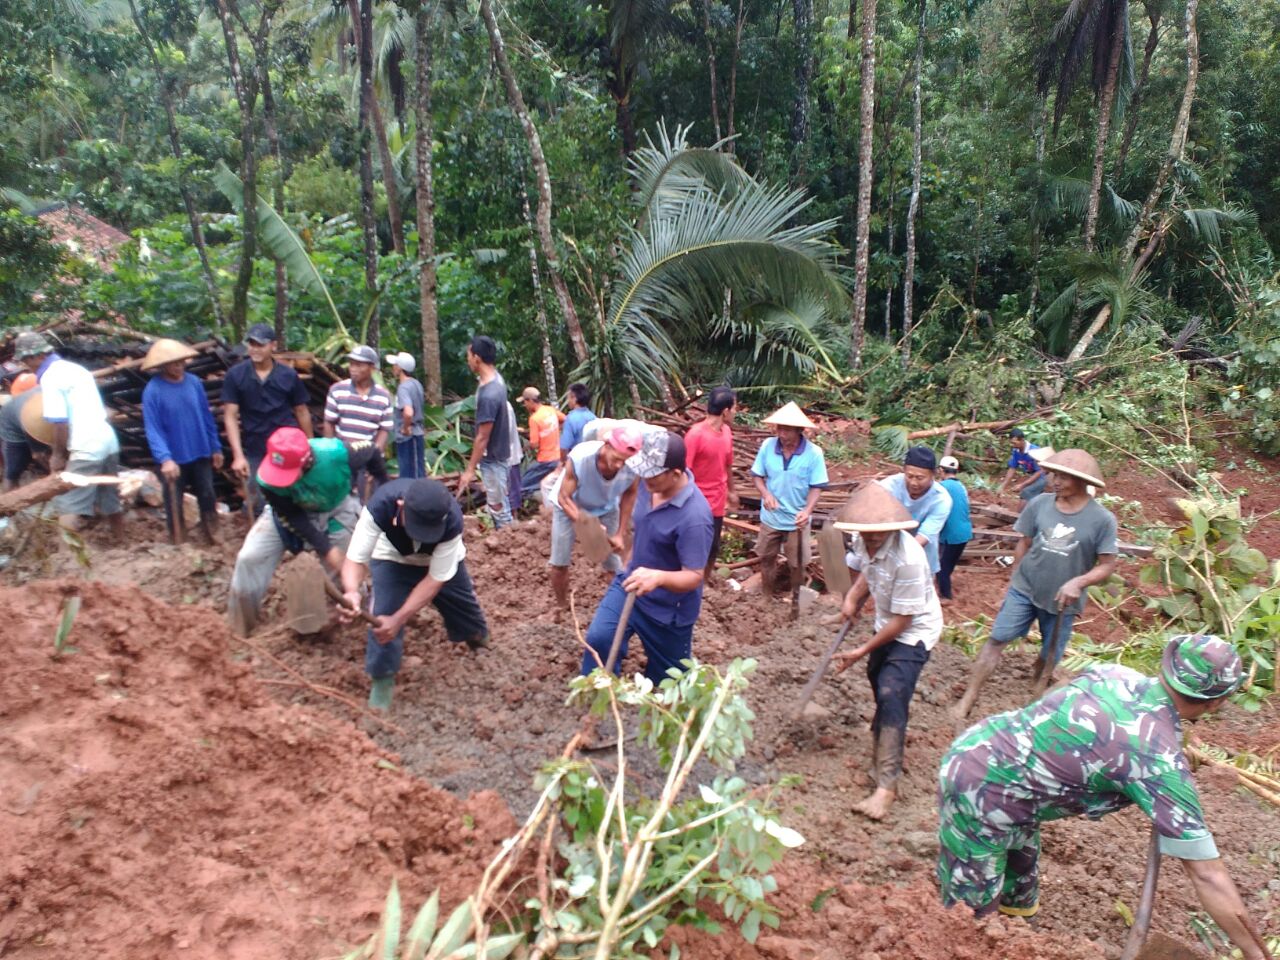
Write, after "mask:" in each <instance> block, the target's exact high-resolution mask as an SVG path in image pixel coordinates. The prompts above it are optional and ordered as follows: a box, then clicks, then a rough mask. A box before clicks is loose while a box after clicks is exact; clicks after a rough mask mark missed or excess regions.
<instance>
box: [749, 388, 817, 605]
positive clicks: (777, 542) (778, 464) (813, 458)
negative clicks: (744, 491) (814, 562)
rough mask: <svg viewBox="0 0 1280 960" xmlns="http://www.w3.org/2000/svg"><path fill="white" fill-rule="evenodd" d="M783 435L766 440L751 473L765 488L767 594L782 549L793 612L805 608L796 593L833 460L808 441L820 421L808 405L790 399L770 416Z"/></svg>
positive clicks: (761, 547)
mask: <svg viewBox="0 0 1280 960" xmlns="http://www.w3.org/2000/svg"><path fill="white" fill-rule="evenodd" d="M764 422H765V423H768V424H771V425H773V427H774V428H775V429H776V430H777V436H776V437H771V438H770V439H768V440H766V441H765V442H764V443H762V444H761V445H760V450H759V452H758V453H757V454H756V459H755V463H753V464H752V465H751V476H752V479H753V480H754V481H755V485H756V489H757V490H758V491H760V538H759V540H758V541H757V542H756V554H757V555H758V556H759V557H760V579H761V586H762V587H763V588H764V591H765V593H766V595H768V594H771V593H773V592H774V591H775V590H776V589H777V587H778V583H777V579H778V578H777V566H778V551H779V550H781V551H783V554H784V556H785V558H786V561H787V579H786V581H785V582H784V583H785V586H786V587H787V589H788V590H789V592H790V593H791V597H792V608H791V615H792V616H793V617H794V616H796V615H797V614H798V612H799V606H798V604H796V603H795V600H796V594H797V593H798V592H799V590H800V584H801V582H802V581H803V579H804V569H805V567H806V566H807V565H808V563H809V517H810V515H811V514H812V513H813V507H814V504H816V503H817V502H818V497H819V495H821V493H822V488H823V487H825V486H826V485H827V463H826V459H825V458H824V457H823V454H822V448H821V447H819V446H818V445H817V444H815V443H813V442H811V441H809V440H806V439H805V436H804V432H805V430H811V429H813V427H814V426H815V424H814V422H813V421H812V420H810V419H809V418H808V417H807V416H805V413H804V411H803V410H801V409H800V407H799V406H797V405H796V404H795V402H794V401H793V402H789V403H787V404H786V405H785V406H783V407H782V408H781V409H779V410H777V411H775V412H774V413H772V414H770V415H769V416H768V417H766V418H765V421H764Z"/></svg>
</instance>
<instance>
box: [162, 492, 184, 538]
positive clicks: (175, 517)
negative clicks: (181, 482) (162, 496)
mask: <svg viewBox="0 0 1280 960" xmlns="http://www.w3.org/2000/svg"><path fill="white" fill-rule="evenodd" d="M164 485H165V487H166V488H168V491H169V537H170V538H171V539H172V541H173V544H174V546H177V545H179V544H181V543H182V542H183V540H185V539H186V537H185V536H184V533H185V526H186V525H185V524H184V523H183V522H182V521H183V519H184V517H183V514H182V511H183V507H184V504H183V502H182V497H181V496H180V495H179V493H178V481H177V480H174V479H173V478H171V477H165V478H164Z"/></svg>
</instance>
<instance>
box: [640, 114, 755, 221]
mask: <svg viewBox="0 0 1280 960" xmlns="http://www.w3.org/2000/svg"><path fill="white" fill-rule="evenodd" d="M689 130H690V128H689V127H680V126H677V127H676V129H675V133H674V134H671V135H668V133H667V125H666V122H665V121H661V120H660V121H659V122H658V130H657V135H658V142H657V143H656V144H655V143H654V142H653V138H651V137H650V136H649V134H648V133H646V134H645V135H644V143H643V144H642V145H641V146H639V147H637V148H636V151H635V153H633V154H632V155H631V159H630V162H629V167H630V171H629V172H630V174H631V177H632V180H633V181H634V182H635V187H636V189H635V201H636V204H637V205H638V206H639V207H640V208H641V209H642V210H649V208H650V207H651V205H652V204H653V203H654V202H655V200H658V201H659V202H661V201H662V200H664V199H667V198H669V197H671V196H679V195H680V194H683V193H685V192H687V191H689V190H694V189H697V188H698V187H699V186H705V187H707V188H708V189H709V190H711V191H712V192H713V193H720V194H724V195H725V196H726V197H730V196H733V195H734V194H736V193H737V192H738V190H740V189H741V188H742V187H744V186H746V185H748V184H751V183H754V182H755V181H754V180H753V179H752V177H751V175H750V174H749V173H747V172H746V171H745V170H743V169H742V167H740V166H738V164H737V162H736V161H735V160H734V159H733V157H732V156H730V155H729V154H726V153H722V152H720V150H719V149H718V147H719V146H720V144H719V143H717V144H713V145H712V146H710V147H690V146H689V141H688V134H689ZM721 143H723V141H721Z"/></svg>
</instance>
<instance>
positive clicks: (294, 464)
mask: <svg viewBox="0 0 1280 960" xmlns="http://www.w3.org/2000/svg"><path fill="white" fill-rule="evenodd" d="M360 470H365V471H367V472H368V473H369V475H370V476H372V477H373V478H374V482H375V484H376V485H378V486H381V485H382V484H383V483H385V482H386V481H387V479H388V477H387V467H386V464H385V462H384V461H383V459H382V453H381V451H380V450H378V449H377V447H375V446H374V445H373V444H372V443H368V442H364V443H356V444H347V443H345V442H344V441H342V440H339V439H337V438H336V437H335V438H325V439H319V440H308V439H307V435H306V434H305V433H303V432H302V431H301V430H299V429H298V428H297V427H281V428H279V429H278V430H276V431H275V432H274V433H273V434H271V436H270V437H268V438H267V452H266V456H265V457H264V458H263V460H262V463H261V464H260V465H259V467H258V475H257V480H258V485H259V486H260V487H261V489H262V492H263V495H264V497H265V498H266V501H267V505H266V508H265V509H264V510H263V511H262V514H261V515H260V516H259V517H258V519H257V520H256V521H255V522H254V524H253V526H252V527H251V528H250V529H249V533H248V535H247V536H246V537H245V538H244V544H243V545H242V546H241V547H240V552H239V554H237V556H236V565H235V569H234V570H233V571H232V574H231V590H230V592H229V594H228V596H227V620H228V622H229V623H230V624H231V629H232V630H234V631H235V633H236V635H237V636H241V637H246V636H248V635H249V634H250V633H251V632H252V631H253V628H254V626H255V625H256V624H257V622H258V612H259V608H260V607H261V605H262V598H263V597H264V596H266V593H267V588H268V587H270V586H271V578H272V576H273V575H274V574H275V571H276V567H277V566H279V565H280V560H281V559H282V558H283V557H284V553H285V551H286V550H288V551H289V552H290V553H301V552H302V551H303V550H304V549H306V548H307V547H308V546H309V547H311V548H312V549H313V550H315V552H316V553H317V554H318V555H319V556H320V557H321V559H322V560H323V561H324V564H325V566H327V567H328V568H329V569H330V570H331V571H332V572H334V573H337V572H339V571H340V570H341V569H342V559H343V553H344V548H345V545H346V543H347V541H349V540H350V538H351V531H352V530H353V529H354V528H355V525H356V520H357V519H358V518H359V516H360V501H359V500H357V499H356V497H355V496H354V495H353V494H352V493H351V482H352V478H353V477H354V476H355V475H356V473H357V472H359V471H360Z"/></svg>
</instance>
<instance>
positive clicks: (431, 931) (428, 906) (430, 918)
mask: <svg viewBox="0 0 1280 960" xmlns="http://www.w3.org/2000/svg"><path fill="white" fill-rule="evenodd" d="M439 913H440V891H439V890H436V891H433V892H432V894H431V896H430V898H429V899H428V900H427V902H426V903H424V904H423V905H422V909H420V910H419V911H418V915H417V916H416V917H414V919H413V926H411V927H410V928H409V936H408V938H407V939H406V940H405V942H404V960H422V958H423V957H425V956H426V955H427V948H428V947H430V946H431V938H432V937H434V936H435V934H436V918H437V917H438V915H439Z"/></svg>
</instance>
